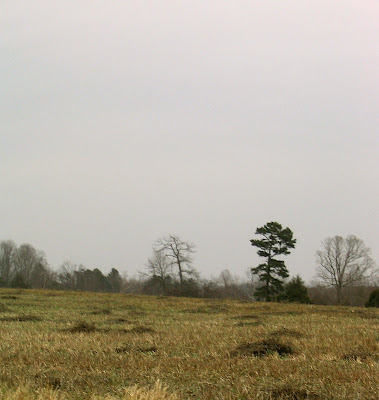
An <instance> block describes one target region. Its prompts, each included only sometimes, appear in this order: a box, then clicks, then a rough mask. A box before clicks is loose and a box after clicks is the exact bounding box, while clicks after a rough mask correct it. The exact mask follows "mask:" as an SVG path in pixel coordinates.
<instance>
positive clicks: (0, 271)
mask: <svg viewBox="0 0 379 400" xmlns="http://www.w3.org/2000/svg"><path fill="white" fill-rule="evenodd" d="M16 249H17V246H16V243H15V242H14V241H13V240H3V241H2V242H0V278H1V279H2V280H3V282H4V283H5V284H8V283H9V281H10V279H11V276H12V273H13V257H14V253H15V251H16Z"/></svg>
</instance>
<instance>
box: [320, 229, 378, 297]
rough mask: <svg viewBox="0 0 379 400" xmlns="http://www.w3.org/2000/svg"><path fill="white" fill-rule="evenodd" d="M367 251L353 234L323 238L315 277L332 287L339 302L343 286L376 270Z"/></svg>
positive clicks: (361, 281) (358, 280)
mask: <svg viewBox="0 0 379 400" xmlns="http://www.w3.org/2000/svg"><path fill="white" fill-rule="evenodd" d="M370 253H371V251H370V249H369V248H368V247H366V246H365V244H364V242H363V240H361V239H359V238H357V237H356V236H354V235H349V236H347V237H346V238H343V237H342V236H334V237H329V238H327V239H325V240H324V241H323V242H322V249H321V250H319V251H317V253H316V262H317V269H316V272H317V277H318V278H320V279H321V281H322V282H323V283H324V284H325V285H326V286H329V287H332V288H334V290H335V293H336V298H337V303H338V304H341V301H342V291H343V289H344V288H346V287H351V286H356V285H360V284H362V283H363V282H364V281H365V279H367V278H368V277H370V275H372V274H373V273H374V272H375V263H374V261H373V259H372V258H371V257H370Z"/></svg>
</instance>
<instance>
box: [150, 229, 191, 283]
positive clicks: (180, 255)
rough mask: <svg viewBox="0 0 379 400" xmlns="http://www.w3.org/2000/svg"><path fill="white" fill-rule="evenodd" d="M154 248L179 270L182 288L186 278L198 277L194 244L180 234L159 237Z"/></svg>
mask: <svg viewBox="0 0 379 400" xmlns="http://www.w3.org/2000/svg"><path fill="white" fill-rule="evenodd" d="M153 249H154V251H155V252H161V254H162V255H163V256H164V257H165V258H166V259H167V260H168V264H169V265H171V266H172V268H173V269H175V270H177V273H178V277H179V285H180V288H182V289H184V282H185V280H188V279H196V278H197V277H198V273H197V272H196V270H195V269H194V268H193V266H192V264H193V259H192V254H193V253H194V252H195V246H194V245H193V244H191V243H189V242H184V241H183V240H181V239H180V238H179V237H178V236H175V235H169V236H167V237H165V238H162V239H158V240H157V241H156V242H155V244H154V247H153Z"/></svg>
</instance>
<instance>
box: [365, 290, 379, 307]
mask: <svg viewBox="0 0 379 400" xmlns="http://www.w3.org/2000/svg"><path fill="white" fill-rule="evenodd" d="M366 307H379V289H375V290H373V291H372V292H371V294H370V297H369V299H368V301H367V303H366Z"/></svg>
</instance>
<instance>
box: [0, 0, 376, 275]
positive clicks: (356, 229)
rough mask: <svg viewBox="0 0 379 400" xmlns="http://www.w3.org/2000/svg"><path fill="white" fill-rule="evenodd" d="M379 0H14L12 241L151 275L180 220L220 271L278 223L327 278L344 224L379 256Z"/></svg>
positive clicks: (2, 211) (8, 51) (1, 90)
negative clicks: (323, 246) (328, 242)
mask: <svg viewBox="0 0 379 400" xmlns="http://www.w3.org/2000/svg"><path fill="white" fill-rule="evenodd" d="M378 17H379V6H378V2H377V1H374V0H372V1H371V0H365V1H356V0H354V1H348V0H346V1H345V0H338V1H337V0H334V1H333V0H309V1H304V0H297V1H294V0H286V1H279V0H276V1H273V0H264V1H263V0H260V1H254V0H250V1H238V0H235V1H230V0H228V1H226V0H213V1H212V0H209V1H204V0H202V1H199V0H191V1H189V0H187V1H182V0H160V1H152V0H150V1H148V0H146V1H121V0H114V1H99V0H86V1H85V0H75V1H72V0H66V1H55V0H33V1H29V0H27V1H25V0H23V1H20V0H1V2H0V71H1V74H0V183H1V197H0V206H1V207H0V240H3V239H8V238H11V239H13V240H15V241H16V243H18V244H21V243H23V242H28V243H31V244H33V245H34V246H35V247H36V248H38V249H42V250H44V251H45V252H46V255H47V259H48V261H49V262H50V264H51V265H52V266H53V267H58V266H59V265H60V264H61V263H62V262H63V261H64V260H71V261H73V262H77V263H83V264H85V265H86V266H87V267H91V268H94V267H98V268H101V269H102V270H103V271H104V272H108V271H109V270H110V268H111V267H116V268H118V269H119V270H120V271H127V272H128V273H129V275H133V274H134V273H136V272H137V271H138V270H142V269H143V267H144V263H145V262H146V260H147V258H148V257H149V256H150V255H151V247H152V244H153V242H154V241H155V240H156V239H157V238H160V237H162V236H165V235H167V234H169V233H172V234H177V235H179V236H180V237H181V238H182V239H184V240H188V241H191V242H193V243H195V244H196V246H197V254H196V258H195V261H196V262H195V266H196V267H197V268H198V270H199V271H200V272H201V273H202V274H203V276H210V275H214V276H215V275H218V274H219V273H220V272H221V271H222V270H223V269H225V268H229V269H230V271H231V272H232V273H234V274H239V275H242V274H244V272H245V271H246V270H247V269H248V268H249V267H251V266H255V265H256V264H257V263H258V262H259V259H258V256H257V255H256V249H255V248H253V247H252V246H251V245H250V242H249V239H251V238H252V237H253V236H254V232H255V229H256V228H257V227H258V226H262V225H263V224H265V223H266V222H269V221H278V222H279V223H281V224H282V225H284V226H285V227H287V226H288V227H290V228H291V229H292V230H293V232H294V236H295V237H296V238H297V240H298V243H297V247H296V249H295V250H293V253H292V254H291V255H290V256H288V257H287V267H288V269H289V271H290V273H291V275H294V274H297V273H300V274H301V275H302V276H303V277H304V278H305V279H306V280H309V279H311V278H312V277H313V276H314V269H315V261H314V260H315V257H314V254H315V251H316V250H317V249H318V248H319V247H320V243H321V241H322V240H323V239H325V238H326V237H327V236H334V235H336V234H339V235H343V236H345V235H347V234H350V233H351V234H355V235H356V236H358V237H360V238H362V239H363V240H364V241H365V243H366V245H368V246H370V247H371V249H372V253H373V256H374V259H376V261H378V260H379V243H378V237H379V222H378V221H379V218H378V198H379V196H378V194H379V193H378V192H379V176H378V175H379V174H378V170H379V165H378V164H379V163H378V129H377V126H378V120H377V116H378V112H377V110H378V106H379V99H378V93H379V92H378V84H377V83H378V74H377V71H378V58H379V57H378V54H379V52H378V50H379V46H378V33H379V32H378V31H379V29H378V24H377V21H378Z"/></svg>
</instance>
